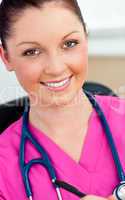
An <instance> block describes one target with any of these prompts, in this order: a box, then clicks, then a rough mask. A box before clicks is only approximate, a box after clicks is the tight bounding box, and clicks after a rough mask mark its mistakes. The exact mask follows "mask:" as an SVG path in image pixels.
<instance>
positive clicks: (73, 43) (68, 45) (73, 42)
mask: <svg viewBox="0 0 125 200" xmlns="http://www.w3.org/2000/svg"><path fill="white" fill-rule="evenodd" d="M77 44H79V41H78V40H68V41H66V42H65V44H64V48H73V47H74V46H76V45H77Z"/></svg>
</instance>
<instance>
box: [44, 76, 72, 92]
mask: <svg viewBox="0 0 125 200" xmlns="http://www.w3.org/2000/svg"><path fill="white" fill-rule="evenodd" d="M71 78H72V77H70V79H69V80H68V81H67V82H66V83H65V85H63V86H60V87H49V86H47V85H44V84H43V85H44V86H45V87H46V88H47V89H48V90H51V91H63V90H65V89H66V88H67V87H68V86H69V85H70V83H71Z"/></svg>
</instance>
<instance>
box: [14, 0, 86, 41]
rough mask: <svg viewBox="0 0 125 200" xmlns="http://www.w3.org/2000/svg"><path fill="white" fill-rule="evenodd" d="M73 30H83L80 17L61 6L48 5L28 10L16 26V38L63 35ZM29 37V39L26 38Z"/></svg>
mask: <svg viewBox="0 0 125 200" xmlns="http://www.w3.org/2000/svg"><path fill="white" fill-rule="evenodd" d="M73 29H76V30H77V29H78V30H81V31H82V30H83V27H82V24H81V22H80V21H79V19H78V17H77V16H76V15H75V14H74V13H73V11H71V10H70V9H69V8H65V7H64V6H61V5H59V4H52V3H46V4H45V5H44V7H42V8H40V9H38V8H34V7H31V8H27V9H25V10H24V12H23V14H22V15H21V16H20V17H19V18H18V20H17V21H16V23H15V24H14V35H15V36H16V37H24V38H25V39H30V37H32V38H33V37H34V36H35V37H36V36H38V37H39V36H41V37H42V36H43V37H44V36H47V35H49V36H50V33H51V36H52V34H55V35H56V34H57V35H62V34H63V33H65V32H66V33H67V32H71V31H72V30H73ZM26 37H28V38H26Z"/></svg>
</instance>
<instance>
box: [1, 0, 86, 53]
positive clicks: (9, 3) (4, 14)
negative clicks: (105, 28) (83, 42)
mask: <svg viewBox="0 0 125 200" xmlns="http://www.w3.org/2000/svg"><path fill="white" fill-rule="evenodd" d="M48 2H58V3H63V5H64V6H65V7H67V8H69V9H70V10H71V11H73V12H74V14H75V15H76V16H77V17H78V19H79V20H80V22H81V23H82V24H83V28H84V31H85V33H87V32H86V25H85V23H84V20H83V17H82V13H81V10H80V8H79V5H78V3H77V0H2V3H1V4H0V39H1V43H2V46H3V48H4V49H5V50H7V45H6V39H8V38H9V37H10V36H11V35H12V30H11V27H12V25H13V24H14V23H15V22H16V21H17V20H18V18H19V17H20V16H21V15H22V14H23V11H24V10H25V9H26V8H29V7H36V8H38V9H40V8H41V7H42V6H43V4H45V3H48Z"/></svg>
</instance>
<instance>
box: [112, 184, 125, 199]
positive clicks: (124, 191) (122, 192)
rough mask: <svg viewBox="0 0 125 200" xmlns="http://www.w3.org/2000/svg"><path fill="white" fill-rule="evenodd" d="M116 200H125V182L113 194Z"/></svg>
mask: <svg viewBox="0 0 125 200" xmlns="http://www.w3.org/2000/svg"><path fill="white" fill-rule="evenodd" d="M113 194H114V196H115V198H116V200H125V182H124V181H122V182H121V183H120V184H119V185H117V187H116V188H115V190H114V192H113Z"/></svg>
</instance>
